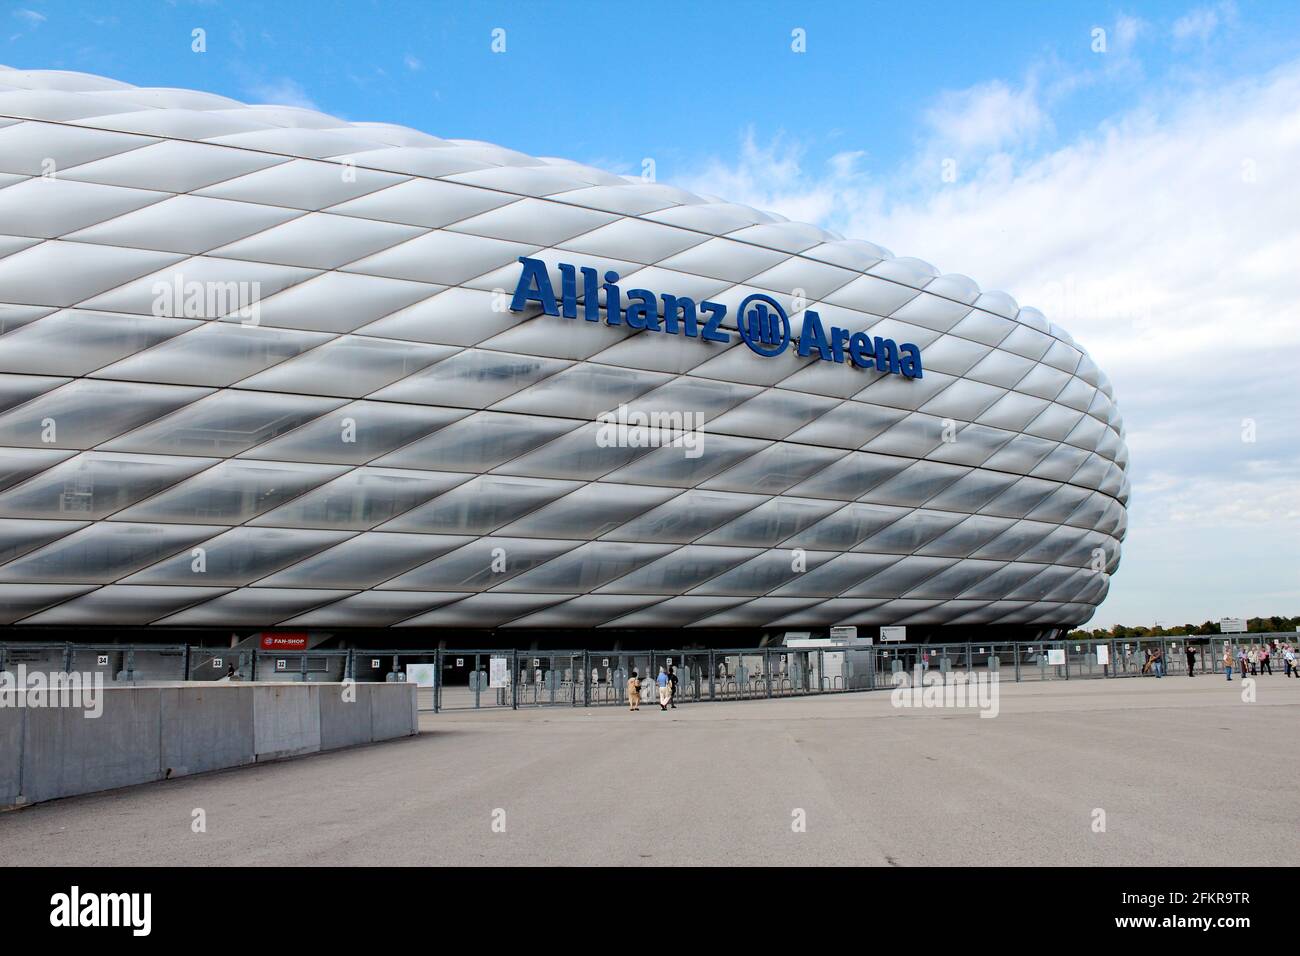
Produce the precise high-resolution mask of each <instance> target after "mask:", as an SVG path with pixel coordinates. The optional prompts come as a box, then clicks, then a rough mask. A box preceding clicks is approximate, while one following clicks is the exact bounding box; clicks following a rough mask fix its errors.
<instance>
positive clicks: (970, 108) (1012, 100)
mask: <svg viewBox="0 0 1300 956" xmlns="http://www.w3.org/2000/svg"><path fill="white" fill-rule="evenodd" d="M925 121H926V124H927V125H928V126H929V127H930V133H931V136H932V137H933V140H934V144H935V146H936V147H937V148H938V149H940V150H941V151H942V150H945V149H947V150H950V151H952V152H954V153H955V154H956V155H958V156H960V155H965V154H968V153H970V152H973V151H985V150H998V149H1002V148H1004V147H1006V146H1008V145H1011V144H1019V143H1023V142H1026V141H1028V142H1032V140H1033V139H1034V137H1035V136H1036V135H1037V134H1038V132H1039V131H1040V130H1042V129H1043V128H1044V126H1045V125H1047V123H1048V118H1047V114H1046V113H1044V112H1043V110H1042V108H1041V106H1040V105H1039V103H1038V91H1037V84H1036V83H1034V82H1032V81H1031V82H1029V83H1027V84H1026V85H1025V86H1023V87H1021V88H1020V89H1014V88H1012V87H1011V86H1009V85H1008V84H1006V83H1004V82H1003V81H1001V80H993V81H991V82H988V83H982V84H980V85H978V86H973V87H971V88H969V89H966V90H960V91H956V92H948V93H945V94H943V95H942V96H941V97H940V98H939V102H938V103H937V104H936V105H935V106H933V107H931V108H930V109H929V110H928V111H927V112H926V114H925Z"/></svg>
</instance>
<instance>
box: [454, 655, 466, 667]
mask: <svg viewBox="0 0 1300 956" xmlns="http://www.w3.org/2000/svg"><path fill="white" fill-rule="evenodd" d="M456 666H457V667H464V666H465V658H463V657H458V658H456Z"/></svg>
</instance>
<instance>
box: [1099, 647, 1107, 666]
mask: <svg viewBox="0 0 1300 956" xmlns="http://www.w3.org/2000/svg"><path fill="white" fill-rule="evenodd" d="M1097 663H1098V664H1101V665H1102V666H1105V665H1106V664H1109V663H1110V645H1109V644H1098V645H1097Z"/></svg>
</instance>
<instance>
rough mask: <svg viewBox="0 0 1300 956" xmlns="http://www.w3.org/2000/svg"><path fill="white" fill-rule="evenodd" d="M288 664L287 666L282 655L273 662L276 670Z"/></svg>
mask: <svg viewBox="0 0 1300 956" xmlns="http://www.w3.org/2000/svg"><path fill="white" fill-rule="evenodd" d="M288 666H289V665H288V662H287V661H286V660H285V659H284V658H283V657H281V658H279V659H278V660H276V662H275V669H276V670H278V671H282V670H284V669H285V668H286V667H288Z"/></svg>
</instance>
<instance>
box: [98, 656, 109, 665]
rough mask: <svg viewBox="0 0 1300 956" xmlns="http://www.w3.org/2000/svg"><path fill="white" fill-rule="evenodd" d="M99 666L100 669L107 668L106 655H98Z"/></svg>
mask: <svg viewBox="0 0 1300 956" xmlns="http://www.w3.org/2000/svg"><path fill="white" fill-rule="evenodd" d="M99 666H100V667H107V666H108V655H107V654H100V655H99Z"/></svg>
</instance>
